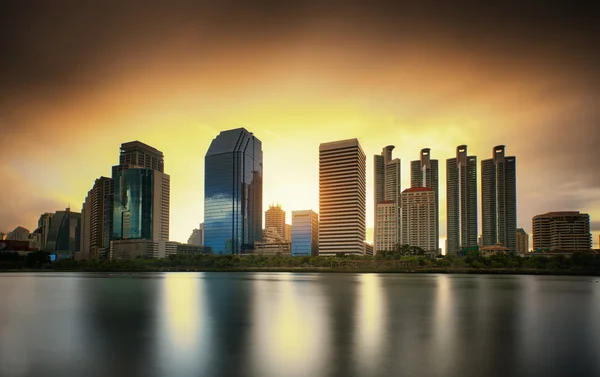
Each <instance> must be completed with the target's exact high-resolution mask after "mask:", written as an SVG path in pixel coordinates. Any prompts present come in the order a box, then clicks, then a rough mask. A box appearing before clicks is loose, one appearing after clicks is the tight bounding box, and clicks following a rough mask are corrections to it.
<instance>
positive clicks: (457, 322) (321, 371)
mask: <svg viewBox="0 0 600 377" xmlns="http://www.w3.org/2000/svg"><path fill="white" fill-rule="evenodd" d="M596 280H600V279H598V278H585V277H536V276H491V275H481V276H478V275H406V274H396V275H392V274H383V275H380V274H299V273H296V274H288V273H164V274H130V275H127V274H112V275H111V274H84V273H44V274H33V273H32V274H0V299H1V300H0V376H2V377H12V376H36V377H37V376H40V377H48V376H61V377H62V376H86V377H88V376H89V377H92V376H144V377H146V376H149V377H150V376H256V377H269V376H340V377H341V376H343V377H351V376H461V377H471V376H472V377H475V376H476V377H481V376H544V377H548V376H595V377H597V376H600V358H599V357H598V353H599V352H600V323H599V322H600V283H596Z"/></svg>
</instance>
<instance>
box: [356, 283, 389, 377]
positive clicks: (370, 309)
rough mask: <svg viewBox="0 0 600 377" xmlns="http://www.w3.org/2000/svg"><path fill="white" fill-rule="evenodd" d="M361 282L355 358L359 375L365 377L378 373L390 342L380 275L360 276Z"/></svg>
mask: <svg viewBox="0 0 600 377" xmlns="http://www.w3.org/2000/svg"><path fill="white" fill-rule="evenodd" d="M357 282H358V292H357V297H358V298H357V303H356V306H357V307H356V320H355V321H356V322H355V330H354V331H355V332H356V341H355V342H354V344H355V346H356V350H355V351H354V355H356V357H357V361H358V365H357V367H358V373H359V375H365V374H368V373H369V372H372V371H373V370H375V369H377V367H378V366H379V365H380V362H381V360H380V358H381V356H382V352H383V346H384V341H385V338H386V334H385V333H384V331H385V328H386V326H387V323H386V319H387V317H386V315H387V313H386V309H387V303H386V297H385V295H384V292H385V290H384V289H382V288H383V287H382V283H381V276H380V275H379V274H362V275H358V276H357Z"/></svg>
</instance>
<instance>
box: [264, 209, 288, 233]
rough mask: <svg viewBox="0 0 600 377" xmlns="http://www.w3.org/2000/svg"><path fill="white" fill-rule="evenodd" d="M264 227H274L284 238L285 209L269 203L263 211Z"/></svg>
mask: <svg viewBox="0 0 600 377" xmlns="http://www.w3.org/2000/svg"><path fill="white" fill-rule="evenodd" d="M265 228H274V229H275V231H277V234H279V236H280V237H281V238H283V239H285V211H284V210H283V209H281V205H279V204H276V205H270V206H269V209H268V210H267V211H265Z"/></svg>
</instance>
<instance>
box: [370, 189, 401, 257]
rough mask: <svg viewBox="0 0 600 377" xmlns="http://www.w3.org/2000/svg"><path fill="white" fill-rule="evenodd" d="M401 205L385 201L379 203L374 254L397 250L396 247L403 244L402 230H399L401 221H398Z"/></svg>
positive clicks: (376, 213)
mask: <svg viewBox="0 0 600 377" xmlns="http://www.w3.org/2000/svg"><path fill="white" fill-rule="evenodd" d="M399 207H400V203H397V202H394V201H391V200H384V201H381V202H379V203H377V206H376V207H375V209H376V212H375V224H376V228H375V232H374V234H373V236H374V240H373V241H374V242H373V253H374V254H377V253H380V252H382V251H392V250H395V249H396V245H397V244H398V243H399V242H401V236H400V233H401V229H400V228H399V223H400V221H399V220H398V218H399V217H400V216H399V213H400V208H399Z"/></svg>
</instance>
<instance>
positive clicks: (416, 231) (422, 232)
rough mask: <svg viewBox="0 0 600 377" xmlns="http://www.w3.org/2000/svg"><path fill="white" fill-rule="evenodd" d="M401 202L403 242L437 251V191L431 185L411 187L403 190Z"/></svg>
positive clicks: (426, 249)
mask: <svg viewBox="0 0 600 377" xmlns="http://www.w3.org/2000/svg"><path fill="white" fill-rule="evenodd" d="M401 203H402V237H401V238H402V243H403V244H406V245H410V246H418V247H420V248H421V249H423V250H425V251H433V252H437V251H438V249H439V246H438V244H439V241H438V239H437V230H436V227H435V209H436V205H435V203H436V202H435V191H434V190H433V189H432V188H429V187H411V188H409V189H406V190H404V191H403V192H402V201H401Z"/></svg>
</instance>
